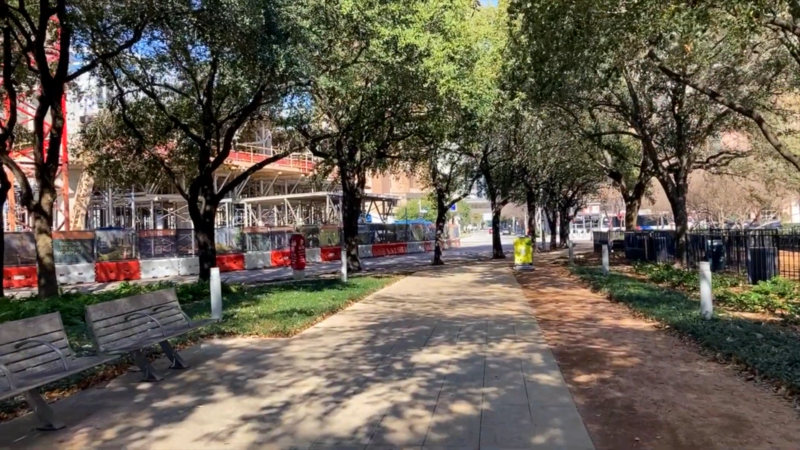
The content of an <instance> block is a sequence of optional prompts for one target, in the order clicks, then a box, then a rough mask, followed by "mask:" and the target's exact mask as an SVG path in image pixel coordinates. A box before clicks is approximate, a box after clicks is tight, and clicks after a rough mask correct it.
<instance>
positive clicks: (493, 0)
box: [481, 0, 497, 6]
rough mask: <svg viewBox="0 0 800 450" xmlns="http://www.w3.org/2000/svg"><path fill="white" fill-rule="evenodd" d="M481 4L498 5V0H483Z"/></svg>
mask: <svg viewBox="0 0 800 450" xmlns="http://www.w3.org/2000/svg"><path fill="white" fill-rule="evenodd" d="M481 5H484V6H497V0H481Z"/></svg>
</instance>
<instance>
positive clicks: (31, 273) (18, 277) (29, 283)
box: [3, 266, 36, 289]
mask: <svg viewBox="0 0 800 450" xmlns="http://www.w3.org/2000/svg"><path fill="white" fill-rule="evenodd" d="M24 287H36V266H20V267H3V288H6V289H8V288H24Z"/></svg>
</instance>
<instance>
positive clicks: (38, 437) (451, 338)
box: [0, 264, 593, 450]
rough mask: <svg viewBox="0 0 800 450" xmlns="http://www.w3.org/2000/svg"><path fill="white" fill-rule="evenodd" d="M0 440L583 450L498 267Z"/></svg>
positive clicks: (129, 383)
mask: <svg viewBox="0 0 800 450" xmlns="http://www.w3.org/2000/svg"><path fill="white" fill-rule="evenodd" d="M184 355H185V357H186V359H187V360H188V361H189V363H190V364H193V367H192V368H190V369H188V370H186V371H182V372H177V371H172V372H168V374H169V375H170V376H168V377H167V378H165V379H164V381H162V382H160V383H155V384H141V383H137V382H136V379H137V377H136V374H133V373H131V374H127V375H125V376H123V377H120V378H118V379H116V380H114V381H113V382H111V383H110V384H109V385H108V386H105V387H104V388H102V389H92V390H89V391H85V392H82V393H81V394H79V395H76V396H74V397H72V398H69V399H67V400H65V401H62V402H59V403H58V404H56V405H55V409H56V410H57V411H58V412H60V413H61V414H62V415H63V417H64V418H65V419H66V420H67V428H66V429H65V430H62V431H59V432H54V433H41V432H36V431H31V428H32V427H33V425H34V421H33V419H32V418H31V417H30V416H26V417H25V418H22V419H19V420H16V421H14V422H11V423H8V424H5V425H1V426H0V447H1V448H6V447H12V448H97V447H105V448H121V447H125V448H131V449H138V448H142V449H144V448H148V449H155V448H163V449H178V448H181V449H185V448H192V449H198V448H237V449H238V448H268V449H272V448H303V449H305V448H319V449H325V448H340V449H351V448H352V449H356V448H358V449H363V448H370V449H372V448H374V449H390V448H401V447H402V448H421V447H423V446H424V448H458V449H471V448H472V449H478V448H480V449H571V450H572V449H593V446H592V443H591V440H590V439H589V436H588V434H587V432H586V429H585V428H584V425H583V422H582V421H581V418H580V416H579V415H578V412H577V409H576V408H575V406H574V404H573V401H572V398H571V396H570V393H569V391H568V390H567V387H566V385H565V384H564V381H563V379H562V376H561V373H560V371H559V368H558V366H557V365H556V363H555V360H554V358H553V356H552V354H551V352H550V350H549V348H548V347H547V345H546V343H545V342H544V339H543V337H542V336H541V333H540V330H539V327H538V325H537V323H536V321H535V319H534V318H533V316H532V314H531V311H530V307H529V306H528V305H527V303H526V301H525V298H524V295H523V293H522V290H521V288H520V287H519V285H518V284H517V283H516V281H515V280H514V277H513V275H512V274H511V272H510V270H509V269H508V267H507V265H505V264H480V265H472V266H468V267H448V268H446V269H445V270H431V271H427V272H422V273H418V274H416V275H414V276H411V277H408V278H405V279H403V280H402V281H400V282H398V283H396V284H394V285H392V286H390V287H389V288H387V289H385V290H383V291H381V292H379V293H377V294H375V295H373V296H371V297H370V298H368V299H366V300H364V301H362V302H360V303H358V304H356V305H354V306H352V307H350V308H349V309H347V310H345V311H343V312H341V313H339V314H337V315H335V316H332V317H331V318H329V319H327V320H326V321H324V322H322V323H320V324H318V325H317V326H315V327H313V328H311V329H309V330H307V331H306V332H304V333H302V334H300V335H299V336H297V337H294V338H291V339H270V340H256V339H230V340H216V341H208V342H206V343H205V344H202V345H200V346H196V347H194V348H192V349H189V350H187V351H186V352H184Z"/></svg>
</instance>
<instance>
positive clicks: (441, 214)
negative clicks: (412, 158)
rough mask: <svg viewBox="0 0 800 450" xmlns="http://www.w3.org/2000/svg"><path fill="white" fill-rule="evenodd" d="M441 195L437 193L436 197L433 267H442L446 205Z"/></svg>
mask: <svg viewBox="0 0 800 450" xmlns="http://www.w3.org/2000/svg"><path fill="white" fill-rule="evenodd" d="M442 197H443V193H442V192H440V191H437V195H436V242H435V243H434V247H433V263H432V264H433V265H434V266H443V265H444V261H442V250H443V249H444V225H445V223H446V222H447V205H445V202H444V199H443V198H442Z"/></svg>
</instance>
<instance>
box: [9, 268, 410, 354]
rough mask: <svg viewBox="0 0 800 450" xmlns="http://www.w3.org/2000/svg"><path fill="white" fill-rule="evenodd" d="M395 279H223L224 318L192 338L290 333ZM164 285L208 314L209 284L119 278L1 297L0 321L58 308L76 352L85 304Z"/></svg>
mask: <svg viewBox="0 0 800 450" xmlns="http://www.w3.org/2000/svg"><path fill="white" fill-rule="evenodd" d="M395 279H396V278H393V277H354V278H351V279H350V280H348V282H347V283H346V284H345V283H341V282H340V281H339V280H336V279H323V280H307V281H300V282H288V283H276V284H269V285H263V286H254V287H246V286H242V285H228V284H223V320H222V321H221V322H220V323H218V324H215V325H211V326H208V327H205V328H203V329H202V330H198V331H197V332H196V333H195V335H193V336H191V337H194V338H197V337H202V336H205V335H224V336H265V337H286V336H291V335H293V334H295V333H297V332H299V331H301V330H303V329H304V328H306V327H307V326H309V325H311V324H313V323H315V322H317V321H318V320H319V319H320V318H322V317H325V316H327V315H329V314H331V313H334V312H336V311H339V310H340V309H342V308H344V307H346V306H347V305H348V304H350V303H351V302H353V301H356V300H359V299H361V298H363V297H365V296H366V295H368V294H370V293H372V292H375V291H377V290H379V289H381V288H382V287H384V286H386V285H387V284H389V283H391V282H393V281H394V280H395ZM168 287H175V289H176V291H177V294H178V300H179V301H180V303H181V307H182V308H183V309H184V311H185V312H186V314H187V315H188V316H189V317H191V318H192V319H202V318H207V317H209V316H210V303H209V298H210V293H209V289H208V284H207V283H201V282H198V283H190V284H178V285H176V284H174V283H169V282H162V283H155V284H151V285H138V284H130V283H123V284H122V285H121V286H119V287H118V288H117V289H114V290H111V291H107V292H101V293H97V294H86V293H65V294H62V295H60V296H58V297H54V298H49V299H44V300H39V299H37V298H30V299H24V300H13V299H8V298H4V299H0V322H6V321H10V320H19V319H24V318H28V317H34V316H38V315H41V314H47V313H51V312H60V313H61V318H62V320H63V322H64V327H65V328H66V330H67V335H68V337H69V340H70V343H71V344H72V345H73V347H75V348H76V350H77V351H78V352H86V351H87V350H89V348H88V346H90V343H91V341H90V340H89V335H88V332H87V328H86V323H85V320H84V314H85V308H86V306H87V305H91V304H95V303H100V302H104V301H109V300H114V299H118V298H122V297H127V296H131V295H136V294H141V293H144V292H149V291H154V290H158V289H164V288H168Z"/></svg>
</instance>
